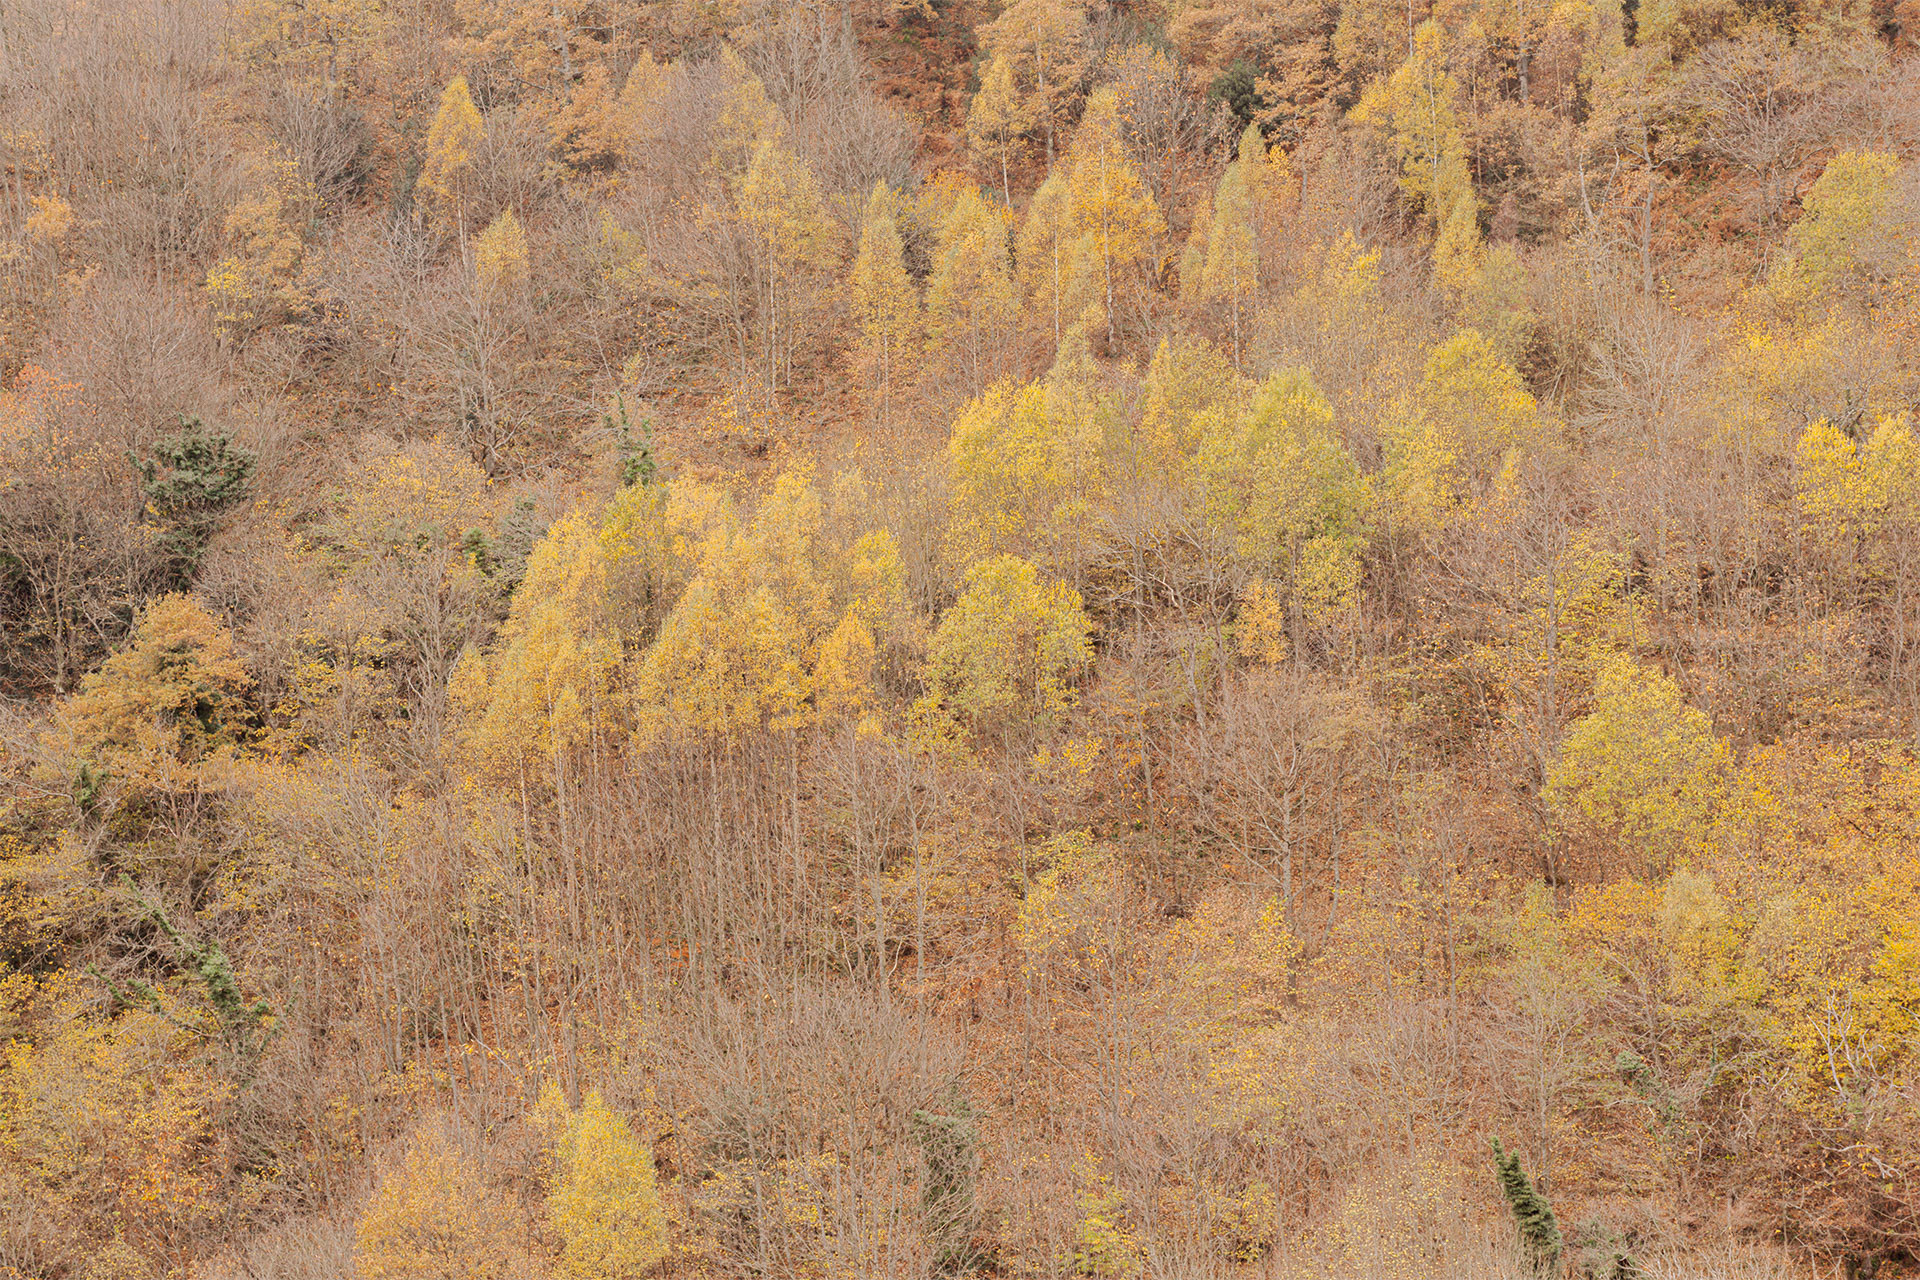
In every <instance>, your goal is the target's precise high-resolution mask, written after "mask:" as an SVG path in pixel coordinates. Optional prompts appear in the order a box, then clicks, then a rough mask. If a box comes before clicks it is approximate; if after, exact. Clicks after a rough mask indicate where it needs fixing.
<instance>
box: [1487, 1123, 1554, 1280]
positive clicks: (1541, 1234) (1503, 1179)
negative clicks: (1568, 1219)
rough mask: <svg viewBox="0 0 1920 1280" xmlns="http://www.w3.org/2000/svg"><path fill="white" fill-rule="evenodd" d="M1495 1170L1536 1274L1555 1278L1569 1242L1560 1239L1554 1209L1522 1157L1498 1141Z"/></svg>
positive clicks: (1494, 1142)
mask: <svg viewBox="0 0 1920 1280" xmlns="http://www.w3.org/2000/svg"><path fill="white" fill-rule="evenodd" d="M1493 1167H1494V1170H1495V1172H1496V1173H1497V1174H1498V1175H1499V1178H1500V1194H1501V1195H1503V1196H1505V1197H1506V1199H1507V1207H1508V1208H1509V1209H1512V1210H1513V1221H1514V1223H1515V1225H1517V1226H1518V1227H1519V1228H1520V1243H1521V1244H1522V1245H1523V1246H1524V1247H1525V1249H1526V1251H1527V1259H1528V1261H1529V1262H1531V1263H1532V1264H1533V1269H1534V1271H1535V1272H1536V1273H1537V1274H1539V1275H1542V1276H1552V1275H1554V1274H1555V1273H1556V1272H1557V1271H1558V1270H1559V1268H1560V1252H1561V1250H1562V1249H1563V1248H1565V1247H1566V1242H1565V1241H1564V1240H1563V1239H1562V1238H1561V1236H1560V1224H1559V1223H1558V1222H1556V1221H1555V1220H1554V1217H1553V1206H1552V1205H1550V1204H1548V1203H1547V1198H1546V1197H1545V1196H1543V1195H1541V1194H1540V1193H1539V1191H1537V1190H1536V1189H1535V1188H1534V1185H1533V1183H1532V1181H1531V1180H1529V1179H1528V1177H1527V1175H1526V1171H1525V1170H1523V1169H1522V1168H1521V1167H1520V1154H1519V1153H1518V1152H1512V1153H1509V1152H1508V1151H1506V1150H1505V1149H1504V1148H1502V1147H1501V1145H1500V1139H1498V1138H1495V1139H1493Z"/></svg>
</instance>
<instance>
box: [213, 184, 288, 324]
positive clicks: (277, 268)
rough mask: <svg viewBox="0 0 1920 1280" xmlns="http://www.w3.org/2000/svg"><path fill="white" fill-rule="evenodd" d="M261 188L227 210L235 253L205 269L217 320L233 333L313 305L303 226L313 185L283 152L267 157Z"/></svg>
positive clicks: (283, 319)
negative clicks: (211, 267)
mask: <svg viewBox="0 0 1920 1280" xmlns="http://www.w3.org/2000/svg"><path fill="white" fill-rule="evenodd" d="M266 167H267V175H266V179H265V181H264V183H263V184H262V185H261V187H260V189H259V190H258V191H256V192H255V193H254V194H253V195H252V196H251V197H249V198H248V199H245V200H243V201H241V202H240V203H239V204H237V205H235V206H234V207H233V210H232V212H230V213H229V214H227V220H226V233H227V242H228V245H229V246H230V248H231V250H232V251H231V252H230V253H229V254H228V256H227V257H225V258H223V259H221V260H220V262H219V264H218V265H216V266H215V267H214V268H213V269H212V270H211V271H209V272H208V273H207V279H206V285H205V287H206V291H207V297H208V299H209V300H210V301H211V302H212V303H213V307H214V318H215V322H216V323H217V324H218V325H219V327H220V329H221V331H222V332H223V333H225V334H226V335H227V336H229V337H236V336H244V335H245V334H247V333H250V332H252V331H254V330H255V329H259V328H262V327H264V326H267V325H270V324H282V323H285V322H287V321H289V320H291V319H294V318H296V317H298V316H299V315H300V314H301V313H302V312H304V311H305V310H306V309H307V308H308V307H309V306H311V305H312V302H313V297H312V292H311V289H310V288H309V285H308V283H307V280H306V270H305V266H306V241H305V239H304V237H303V236H302V234H301V224H302V223H303V222H305V221H306V219H307V216H308V207H309V206H310V205H311V204H312V202H313V187H312V184H310V183H308V182H307V181H306V180H304V179H303V178H301V176H300V167H299V165H298V164H296V163H295V162H294V161H293V160H292V159H291V158H289V157H287V156H284V155H281V154H280V153H279V152H277V151H275V152H271V153H269V155H268V158H267V162H266Z"/></svg>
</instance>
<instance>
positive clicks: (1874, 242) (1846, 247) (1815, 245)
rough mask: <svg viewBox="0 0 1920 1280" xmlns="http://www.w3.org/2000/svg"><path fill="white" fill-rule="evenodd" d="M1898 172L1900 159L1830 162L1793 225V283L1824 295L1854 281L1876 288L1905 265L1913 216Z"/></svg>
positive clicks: (1878, 155) (1865, 156) (1854, 156)
mask: <svg viewBox="0 0 1920 1280" xmlns="http://www.w3.org/2000/svg"><path fill="white" fill-rule="evenodd" d="M1899 171H1900V160H1899V157H1897V156H1894V155H1891V154H1888V153H1886V152H1876V151H1866V152H1861V151H1842V152H1841V153H1840V154H1839V155H1837V156H1835V157H1834V158H1833V159H1831V160H1829V161H1828V162H1827V167H1826V168H1825V169H1824V170H1822V171H1821V174H1820V177H1819V179H1818V180H1816V181H1815V182H1814V184H1813V186H1812V188H1811V189H1810V190H1809V191H1808V192H1807V198H1806V200H1805V202H1804V204H1803V206H1802V208H1803V212H1802V213H1801V216H1800V220H1799V221H1798V222H1796V223H1794V224H1793V230H1792V233H1791V236H1792V241H1793V249H1794V253H1793V257H1792V258H1791V259H1790V260H1789V262H1788V263H1787V264H1786V265H1785V267H1784V268H1783V271H1784V272H1785V273H1786V274H1787V275H1788V277H1789V278H1790V279H1792V280H1794V281H1796V282H1797V283H1800V284H1802V285H1804V286H1805V287H1807V288H1810V289H1812V290H1813V291H1814V292H1815V293H1822V292H1825V291H1826V290H1828V289H1830V288H1832V287H1833V286H1834V285H1835V284H1838V283H1841V282H1843V281H1846V280H1849V279H1856V280H1860V281H1863V282H1866V283H1870V284H1871V283H1876V282H1878V281H1880V280H1884V279H1885V278H1887V277H1888V276H1890V275H1892V274H1893V273H1894V272H1895V271H1897V270H1898V269H1899V268H1900V267H1901V266H1904V265H1906V263H1907V261H1908V260H1909V259H1910V258H1911V256H1912V254H1913V248H1912V245H1913V225H1912V224H1913V218H1914V215H1913V213H1912V211H1910V210H1903V209H1901V208H1900V203H1899V201H1898V200H1897V198H1896V190H1895V178H1896V175H1897V174H1898V173H1899Z"/></svg>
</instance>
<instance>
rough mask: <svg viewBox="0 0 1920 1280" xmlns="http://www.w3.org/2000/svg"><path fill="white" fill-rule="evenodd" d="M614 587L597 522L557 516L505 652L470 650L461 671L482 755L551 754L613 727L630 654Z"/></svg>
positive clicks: (520, 598) (524, 586) (458, 683)
mask: <svg viewBox="0 0 1920 1280" xmlns="http://www.w3.org/2000/svg"><path fill="white" fill-rule="evenodd" d="M605 593H606V560H605V555H604V551H603V548H602V544H601V538H600V530H599V528H598V526H597V524H596V523H595V522H594V521H593V520H592V519H591V518H590V517H588V516H587V515H585V514H584V513H580V512H574V513H572V514H569V515H567V516H565V517H563V518H562V519H560V520H558V521H556V522H555V523H554V525H553V527H552V528H551V529H549V530H548V531H547V535H546V536H545V537H544V538H542V539H541V540H540V543H539V545H538V546H536V547H535V548H534V549H533V554H532V555H531V556H530V557H529V558H528V560H527V574H526V578H525V579H524V580H523V581H522V582H521V584H520V587H519V590H517V591H516V592H515V593H514V598H513V609H512V611H511V612H510V613H509V614H508V616H507V621H506V624H505V625H504V626H503V627H502V628H501V631H500V635H501V639H502V641H503V643H502V646H501V648H500V650H499V652H498V654H497V655H496V656H495V657H494V658H493V659H491V660H489V659H487V658H485V657H483V656H482V655H480V654H478V653H472V652H469V653H468V654H467V655H465V656H464V657H462V659H461V661H460V667H459V669H458V670H457V671H456V673H455V679H454V687H453V694H454V697H455V700H456V705H459V706H460V707H461V708H462V709H463V710H464V711H465V712H466V714H467V715H468V717H469V729H468V738H467V741H468V745H469V747H470V749H471V750H473V751H474V752H475V753H476V754H477V755H478V756H479V757H480V758H481V759H482V760H485V761H488V762H491V763H492V764H494V765H495V766H496V767H502V768H506V767H511V766H514V765H519V764H524V763H527V762H530V761H539V760H549V761H551V760H554V759H555V758H556V757H559V756H561V755H564V754H565V753H567V752H568V751H570V750H572V749H573V748H574V747H576V746H579V745H581V744H583V743H585V742H587V741H589V740H591V739H592V738H593V737H594V736H595V735H596V734H597V733H599V732H601V731H602V730H603V729H604V728H606V727H607V724H608V721H609V718H610V717H611V715H612V714H613V712H614V711H615V709H616V707H617V705H618V703H617V701H616V699H615V698H614V682H615V678H616V676H617V674H618V672H619V670H620V665H621V658H622V654H621V646H620V639H619V634H618V632H617V631H615V630H614V628H613V627H612V625H611V624H610V623H609V621H608V620H607V619H606V617H605V609H604V597H605Z"/></svg>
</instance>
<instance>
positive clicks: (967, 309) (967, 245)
mask: <svg viewBox="0 0 1920 1280" xmlns="http://www.w3.org/2000/svg"><path fill="white" fill-rule="evenodd" d="M1014 315H1015V300H1014V294H1013V277H1012V275H1011V271H1010V268H1009V265H1008V262H1007V224H1006V222H1005V220H1004V219H1003V218H1002V217H1001V215H1000V213H999V211H998V210H996V209H994V208H993V207H991V206H990V205H988V204H987V202H986V201H985V200H983V199H981V197H980V193H979V191H978V190H976V189H974V188H972V187H969V188H967V189H966V190H964V191H962V192H961V193H960V198H959V199H958V200H957V201H956V202H955V203H954V206H953V211H952V212H951V213H949V214H948V215H947V218H946V221H945V222H943V223H942V224H941V226H940V244H939V248H938V251H937V256H936V258H935V262H934V272H933V280H932V282H931V283H930V284H929V285H928V286H927V336H928V338H929V339H930V340H931V341H932V342H934V343H937V344H944V346H945V347H946V348H947V349H948V350H949V352H950V353H951V355H952V357H953V358H955V359H957V360H958V361H959V362H960V365H961V368H962V369H963V370H964V372H965V373H966V375H967V377H968V378H969V379H970V381H971V382H972V383H973V385H974V386H976V387H978V386H981V385H983V384H984V383H985V381H986V380H987V378H988V377H989V376H990V375H991V374H992V373H993V372H994V371H995V370H997V369H998V368H999V365H1000V352H1001V351H1002V350H1003V348H1004V345H1005V342H1006V336H1007V335H1006V331H1007V328H1008V327H1009V326H1010V325H1011V324H1012V323H1013V319H1014Z"/></svg>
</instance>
